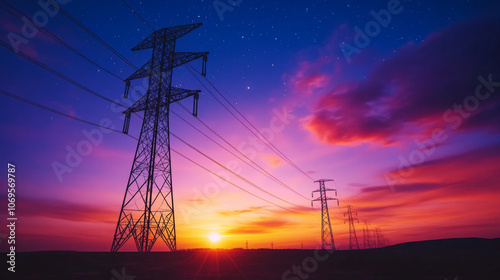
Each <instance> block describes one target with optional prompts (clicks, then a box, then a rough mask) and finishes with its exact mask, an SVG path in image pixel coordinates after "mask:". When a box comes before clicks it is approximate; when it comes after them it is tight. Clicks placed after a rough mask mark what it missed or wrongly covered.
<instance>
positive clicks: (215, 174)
mask: <svg viewBox="0 0 500 280" xmlns="http://www.w3.org/2000/svg"><path fill="white" fill-rule="evenodd" d="M170 149H171V150H172V151H174V152H176V153H177V154H179V155H180V156H182V157H183V158H185V159H187V160H188V161H190V162H191V163H193V164H195V165H197V166H198V167H200V168H202V169H203V170H205V171H207V172H209V173H211V174H212V175H214V176H217V177H218V178H220V179H222V180H224V181H226V182H228V183H229V184H231V185H233V186H235V187H237V188H238V189H240V190H242V191H244V192H246V193H248V194H250V195H252V196H254V197H256V198H258V199H260V200H262V201H265V202H267V203H269V204H272V205H274V206H276V207H279V208H281V209H284V210H286V211H288V212H292V213H295V214H300V213H299V212H296V211H293V210H290V209H288V208H286V207H283V206H280V205H278V204H276V203H273V202H271V201H269V200H266V199H265V198H262V197H260V196H258V195H256V194H253V193H251V192H249V191H247V190H245V189H243V188H242V187H240V186H238V185H236V184H234V183H233V182H231V181H229V180H227V179H226V178H224V177H222V176H220V175H218V174H217V173H215V172H213V171H210V170H209V169H207V168H206V167H204V166H202V165H201V164H199V163H197V162H195V161H193V160H192V159H190V158H188V157H186V156H185V155H183V154H181V153H180V152H178V151H176V150H175V149H174V148H170Z"/></svg>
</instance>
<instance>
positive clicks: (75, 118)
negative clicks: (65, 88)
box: [0, 89, 139, 140]
mask: <svg viewBox="0 0 500 280" xmlns="http://www.w3.org/2000/svg"><path fill="white" fill-rule="evenodd" d="M0 93H1V94H3V95H5V96H8V97H10V98H14V99H17V100H19V101H22V102H24V103H27V104H30V105H33V106H35V107H38V108H40V109H43V110H46V111H49V112H52V113H54V114H58V115H61V116H64V117H66V118H69V119H73V120H76V121H79V122H83V123H86V124H89V125H93V126H96V127H99V128H102V129H107V130H110V131H113V132H117V133H120V134H123V133H122V132H121V131H119V130H116V129H113V128H109V127H105V126H102V125H100V124H96V123H94V122H90V121H86V120H84V119H80V118H77V117H75V116H71V115H68V114H66V113H63V112H61V111H58V110H55V109H52V108H49V107H47V106H44V105H41V104H39V103H36V102H34V101H31V100H29V99H26V98H23V97H20V96H18V95H15V94H12V93H10V92H7V91H5V90H1V89H0ZM127 135H128V134H127ZM129 137H131V138H133V139H135V140H139V139H137V138H136V137H134V136H132V135H129Z"/></svg>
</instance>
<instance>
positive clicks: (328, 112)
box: [296, 19, 500, 144]
mask: <svg viewBox="0 0 500 280" xmlns="http://www.w3.org/2000/svg"><path fill="white" fill-rule="evenodd" d="M486 30H488V31H486ZM492 32H493V33H495V32H500V24H498V21H497V20H490V19H484V20H481V21H474V22H467V23H464V24H461V25H455V26H452V27H450V28H447V29H445V30H442V31H439V32H437V33H436V34H433V35H431V36H429V38H427V40H426V41H425V42H424V43H422V44H421V45H419V46H414V45H413V44H406V45H405V46H403V47H402V48H401V49H400V51H399V52H398V54H397V55H396V56H395V57H394V58H392V59H390V60H388V61H386V62H382V63H380V64H379V65H377V66H376V67H375V68H374V70H373V71H372V72H371V73H370V75H369V76H368V78H367V79H365V80H362V81H357V82H344V83H341V84H338V85H335V86H334V87H333V88H332V89H331V90H329V91H328V93H327V94H326V95H324V96H322V97H320V99H319V100H318V102H317V106H316V108H315V110H314V113H313V114H312V115H310V116H309V118H308V120H309V121H308V123H307V124H305V127H306V128H307V129H308V130H310V131H311V132H312V133H313V134H314V135H315V136H316V137H317V138H318V139H319V140H320V141H322V142H325V143H329V144H359V143H362V142H372V141H377V142H380V143H383V144H387V143H391V142H393V141H397V139H398V137H401V136H405V135H404V133H405V131H404V129H405V128H406V127H408V125H410V124H413V125H414V126H415V127H421V129H422V130H423V129H424V128H425V126H428V125H432V126H443V127H444V128H448V127H451V126H455V127H454V128H456V126H457V125H456V124H457V123H458V122H459V121H458V120H457V118H461V119H460V127H459V128H458V129H462V130H472V129H485V128H486V129H489V130H493V131H498V125H497V124H498V123H499V122H500V95H494V94H493V93H494V92H493V93H492V94H491V95H489V96H488V98H487V99H486V100H482V101H481V100H478V99H477V97H475V98H476V100H478V101H481V102H480V103H479V106H478V109H475V110H473V111H470V112H471V114H469V112H466V113H467V114H468V115H467V117H462V115H459V114H462V113H461V112H460V111H457V109H456V107H455V104H456V105H457V106H462V107H463V106H465V105H467V106H468V108H471V107H472V106H475V104H474V102H473V101H474V100H472V101H471V100H470V98H471V96H475V95H476V88H477V86H478V85H480V84H485V83H484V82H480V81H479V79H478V76H479V75H482V76H483V77H484V78H485V79H486V80H488V79H489V78H488V77H489V76H488V75H490V74H491V75H492V77H493V78H492V80H493V81H494V82H497V81H499V80H500V67H499V65H500V52H499V50H500V39H498V38H496V37H491V36H490V34H492ZM464 37H466V38H468V40H466V41H464V40H463V38H464ZM316 64H321V60H320V61H318V62H316ZM303 65H307V66H308V68H305V67H303V68H304V71H306V72H308V71H310V69H311V68H313V67H312V66H310V65H315V63H304V64H303ZM298 73H299V74H297V76H296V78H299V77H302V78H301V79H300V80H299V81H301V82H302V84H303V86H302V89H301V90H302V92H305V93H310V92H311V91H312V90H314V89H315V85H316V84H317V82H316V79H315V77H316V76H317V77H322V76H323V75H330V77H331V76H332V75H331V74H329V73H328V72H314V75H313V74H309V75H304V74H302V72H300V71H299V72H298ZM315 75H316V76H315ZM324 80H325V81H327V80H331V78H324ZM319 81H322V80H321V79H320V80H319ZM302 84H300V85H302ZM327 84H328V83H324V84H321V85H322V86H323V87H325V86H326V85H327ZM491 88H492V86H491V85H490V87H489V88H488V86H483V89H482V90H483V92H482V93H483V94H485V95H486V94H487V92H486V90H488V89H490V90H491ZM493 90H495V89H494V88H493ZM499 90H500V89H497V91H499ZM467 100H468V101H467ZM466 102H469V103H468V104H465V103H466ZM447 110H452V112H451V113H450V114H449V115H447V116H444V113H445V112H447ZM467 110H469V109H467ZM417 133H418V132H417ZM420 133H423V131H420Z"/></svg>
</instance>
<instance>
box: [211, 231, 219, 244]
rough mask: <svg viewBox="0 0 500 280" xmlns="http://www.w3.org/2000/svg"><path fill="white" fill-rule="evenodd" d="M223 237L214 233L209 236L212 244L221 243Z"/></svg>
mask: <svg viewBox="0 0 500 280" xmlns="http://www.w3.org/2000/svg"><path fill="white" fill-rule="evenodd" d="M220 238H221V236H220V235H219V234H218V233H215V232H212V233H211V234H210V235H209V236H208V239H210V241H211V242H213V243H216V242H219V240H220Z"/></svg>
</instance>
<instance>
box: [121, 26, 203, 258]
mask: <svg viewBox="0 0 500 280" xmlns="http://www.w3.org/2000/svg"><path fill="white" fill-rule="evenodd" d="M201 25H202V24H201V23H197V24H188V25H182V26H175V27H168V28H164V29H161V30H157V31H155V32H153V33H152V34H151V35H149V36H148V37H147V38H146V39H144V40H143V41H142V42H141V43H139V44H138V45H137V46H135V47H134V48H133V49H132V51H138V50H144V49H149V48H152V49H153V57H152V59H151V60H150V61H148V62H147V63H146V64H144V66H142V67H141V68H140V69H138V70H137V71H136V72H135V73H134V74H132V75H131V76H130V77H128V78H127V79H126V80H125V81H126V87H125V97H127V96H128V91H129V88H130V81H131V80H135V79H140V78H148V82H149V85H148V91H147V92H146V94H144V96H142V97H141V98H140V99H139V100H138V101H137V102H136V103H135V104H133V105H132V106H131V107H130V108H128V109H127V110H125V112H124V114H125V123H124V126H123V132H124V133H128V129H129V125H130V116H131V114H132V113H136V112H140V111H144V120H143V122H142V128H141V135H140V137H139V141H138V143H137V149H136V152H135V156H134V161H133V163H132V169H131V171H130V175H129V179H128V184H127V189H126V191H125V196H124V198H123V203H122V207H121V210H120V216H119V218H118V223H117V225H116V230H115V235H114V238H113V244H112V246H111V251H112V252H116V251H118V250H119V249H120V248H121V247H122V246H123V245H124V244H125V243H126V242H127V241H128V240H129V239H130V238H131V237H133V239H134V241H135V245H136V247H137V251H139V252H149V251H151V249H152V248H153V245H154V244H155V242H156V241H157V240H158V238H161V239H162V240H163V241H164V242H165V244H166V245H167V246H168V248H169V249H170V250H171V251H175V250H176V248H177V245H176V234H175V217H174V199H173V188H172V166H171V158H170V131H169V128H170V126H169V111H170V104H171V103H175V102H178V101H180V100H182V99H185V98H187V97H190V96H193V97H194V103H193V115H195V116H196V115H197V111H198V97H199V92H200V91H199V90H187V89H182V88H176V87H172V71H173V69H174V68H175V67H177V66H180V65H183V64H185V63H187V62H190V61H192V60H195V59H198V58H200V57H203V66H202V75H205V74H206V61H207V55H208V52H201V53H193V52H175V43H176V40H177V39H179V38H180V37H182V36H184V35H186V34H187V33H189V32H191V31H193V30H194V29H196V28H198V27H200V26H201Z"/></svg>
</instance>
